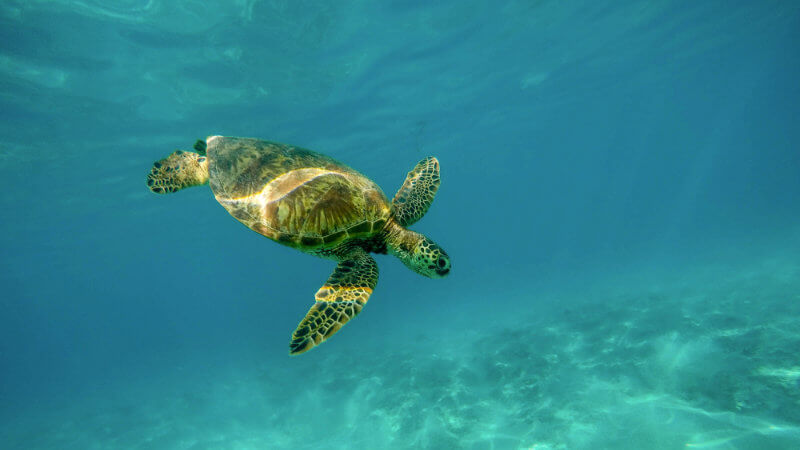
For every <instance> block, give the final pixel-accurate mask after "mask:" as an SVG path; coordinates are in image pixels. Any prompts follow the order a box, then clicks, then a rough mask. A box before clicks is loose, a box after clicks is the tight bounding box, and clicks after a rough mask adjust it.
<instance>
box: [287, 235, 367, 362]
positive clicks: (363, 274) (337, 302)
mask: <svg viewBox="0 0 800 450" xmlns="http://www.w3.org/2000/svg"><path fill="white" fill-rule="evenodd" d="M377 283H378V264H377V263H376V262H375V260H374V259H373V258H372V257H371V256H369V255H368V254H367V252H365V251H364V250H363V249H361V248H355V249H354V250H353V251H351V252H350V253H349V254H348V255H347V257H346V259H344V260H342V261H341V262H339V265H337V266H336V269H335V270H334V271H333V273H332V274H331V276H330V278H328V281H326V282H325V284H324V285H323V286H322V287H321V288H320V289H319V291H317V294H316V295H315V298H316V300H317V301H316V303H314V306H312V307H311V309H309V310H308V313H307V314H306V316H305V317H304V318H303V320H302V321H300V324H299V325H298V326H297V329H296V330H294V333H292V342H291V343H290V344H289V353H290V354H292V355H298V354H300V353H303V352H306V351H308V350H311V349H312V348H314V347H315V346H317V345H319V344H320V343H322V342H323V341H325V340H326V339H328V338H329V337H331V336H333V334H334V333H336V332H337V331H339V329H340V328H342V327H343V326H344V324H346V323H347V322H348V321H349V320H350V319H352V318H353V317H355V316H357V315H358V313H360V312H361V308H363V307H364V305H365V304H366V303H367V300H368V299H369V296H370V295H371V294H372V290H373V289H374V288H375V285H376V284H377Z"/></svg>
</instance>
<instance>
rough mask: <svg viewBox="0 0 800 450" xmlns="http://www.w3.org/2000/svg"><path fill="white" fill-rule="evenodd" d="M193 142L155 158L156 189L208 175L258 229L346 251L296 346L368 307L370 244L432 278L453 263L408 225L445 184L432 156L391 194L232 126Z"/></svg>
mask: <svg viewBox="0 0 800 450" xmlns="http://www.w3.org/2000/svg"><path fill="white" fill-rule="evenodd" d="M194 148H195V150H197V152H189V151H181V150H178V151H175V152H174V153H172V154H171V155H169V156H168V157H166V158H164V159H162V160H160V161H157V162H155V163H154V164H153V168H152V170H151V171H150V174H149V175H148V176H147V185H148V186H149V188H150V190H151V191H153V192H155V193H157V194H166V193H171V192H176V191H179V190H181V189H183V188H187V187H191V186H200V185H203V184H206V183H208V184H210V185H211V190H212V191H213V192H214V196H215V197H216V199H217V201H218V202H219V203H220V204H221V205H222V206H223V207H224V208H225V209H226V210H228V212H229V213H230V214H231V215H232V216H233V217H235V218H236V219H237V220H239V221H240V222H242V223H243V224H244V225H246V226H247V227H249V228H250V229H251V230H253V231H255V232H257V233H259V234H262V235H264V236H266V237H268V238H270V239H272V240H274V241H276V242H278V243H280V244H284V245H287V246H289V247H293V248H296V249H298V250H300V251H303V252H306V253H310V254H312V255H316V256H320V257H323V258H330V259H334V260H336V261H338V265H337V266H336V269H334V271H333V273H332V274H331V276H330V277H329V278H328V281H326V282H325V284H324V285H323V286H322V287H321V288H320V289H319V290H318V291H317V293H316V295H315V299H316V302H315V303H314V305H313V306H312V307H311V309H310V310H309V311H308V313H307V314H306V316H305V318H303V320H302V321H300V324H299V325H298V326H297V329H295V330H294V333H293V334H292V340H291V342H290V344H289V353H290V354H292V355H296V354H299V353H303V352H305V351H307V350H310V349H311V348H313V347H315V346H317V345H319V344H320V343H322V342H323V341H325V340H326V339H327V338H329V337H331V336H332V335H333V334H334V333H336V332H337V331H338V330H339V329H340V328H341V327H342V326H343V325H344V324H345V323H347V322H348V321H349V320H350V319H352V318H353V317H355V316H356V315H357V314H358V313H359V312H361V308H363V307H364V305H365V304H366V303H367V299H369V296H370V295H371V294H372V290H373V289H374V288H375V285H376V284H377V282H378V266H377V264H376V263H375V260H374V259H373V258H372V257H371V256H370V255H369V253H383V254H385V253H391V254H393V255H395V256H397V257H398V258H400V260H401V261H402V262H403V263H404V264H405V265H406V266H408V267H409V268H410V269H411V270H413V271H415V272H417V273H419V274H421V275H424V276H427V277H431V278H440V277H443V276H445V275H447V274H448V273H449V272H450V258H449V257H448V256H447V253H445V251H444V250H442V249H441V247H439V246H438V245H436V244H435V243H434V242H433V241H432V240H430V239H428V238H427V237H425V236H423V235H422V234H419V233H416V232H414V231H411V230H408V229H407V228H406V227H408V226H409V225H411V224H413V223H414V222H416V221H418V220H419V219H420V218H422V216H423V215H424V214H425V213H426V212H427V211H428V208H429V207H430V206H431V203H432V202H433V197H434V196H435V195H436V191H437V190H438V189H439V182H440V178H439V162H438V161H437V160H436V158H434V157H427V158H425V159H423V160H422V161H420V162H419V163H418V164H417V165H416V167H414V169H413V170H411V172H409V173H408V176H407V177H406V180H405V182H404V183H403V185H402V186H401V187H400V190H398V191H397V194H396V195H395V196H394V199H393V200H392V201H391V202H389V200H388V199H387V197H386V195H384V193H383V191H381V188H380V187H378V185H377V184H375V183H374V182H373V181H372V180H370V179H369V178H367V177H365V176H364V175H362V174H360V173H359V172H357V171H355V170H353V169H351V168H350V167H348V166H346V165H344V164H342V163H340V162H338V161H336V160H334V159H333V158H330V157H328V156H325V155H322V154H319V153H315V152H312V151H310V150H306V149H302V148H299V147H294V146H291V145H285V144H279V143H276V142H269V141H264V140H260V139H253V138H239V137H224V136H211V137H209V138H208V139H207V140H206V141H205V142H203V141H197V144H195V147H194Z"/></svg>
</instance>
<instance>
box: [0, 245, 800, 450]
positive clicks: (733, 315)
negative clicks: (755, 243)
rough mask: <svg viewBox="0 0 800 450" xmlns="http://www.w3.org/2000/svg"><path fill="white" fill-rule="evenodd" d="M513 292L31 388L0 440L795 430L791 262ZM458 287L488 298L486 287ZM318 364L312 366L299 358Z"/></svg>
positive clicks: (227, 444) (391, 441)
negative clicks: (242, 352)
mask: <svg viewBox="0 0 800 450" xmlns="http://www.w3.org/2000/svg"><path fill="white" fill-rule="evenodd" d="M514 295H515V296H516V297H517V298H516V301H518V302H519V303H520V304H522V303H526V302H533V301H537V305H536V306H535V307H530V306H529V308H528V309H527V310H522V311H520V312H519V313H515V312H514V311H493V310H492V309H491V308H487V309H485V310H474V309H470V308H469V307H467V308H463V309H459V308H454V311H451V312H450V313H448V314H452V316H451V317H450V318H449V319H450V321H449V323H448V325H447V326H446V327H441V328H439V329H437V327H436V326H435V324H431V325H430V326H429V327H428V329H429V332H425V333H424V334H423V333H418V332H415V333H417V334H414V335H410V334H409V335H399V336H398V335H391V334H383V335H379V336H375V337H374V339H372V340H371V341H370V342H364V343H362V344H360V345H358V347H356V348H353V350H354V351H353V352H352V353H350V354H348V353H346V352H332V353H331V354H330V355H323V356H321V357H322V361H323V362H322V364H318V363H317V362H316V361H314V362H312V361H311V360H310V359H303V358H297V359H294V361H293V364H282V365H279V366H278V367H280V369H277V370H276V369H275V368H274V367H271V365H270V364H268V363H258V362H254V361H252V360H243V361H240V362H239V363H238V364H236V363H230V362H229V363H227V364H225V365H222V366H220V367H214V366H213V364H208V365H205V366H203V365H202V364H198V363H196V362H195V363H191V362H188V363H186V364H184V362H182V361H174V362H173V363H174V365H173V366H172V367H170V368H168V369H167V370H166V371H165V372H164V373H163V374H162V373H161V372H145V374H146V375H145V377H144V378H141V379H136V377H135V376H132V377H131V378H132V379H127V380H125V381H124V382H120V383H119V384H114V383H112V384H109V385H107V386H103V387H98V388H97V389H92V390H88V391H87V392H83V393H79V394H78V395H75V396H67V397H64V398H62V399H54V400H52V401H49V402H48V401H43V402H42V403H41V404H35V405H31V408H30V410H27V411H25V410H21V411H19V414H18V416H17V417H15V418H14V419H13V420H8V421H5V422H3V425H2V429H0V441H2V442H4V443H5V444H4V448H18V449H39V448H41V449H45V448H54V449H55V448H58V449H105V448H131V449H148V448H175V449H258V448H270V449H271V448H275V449H318V448H326V449H327V448H429V449H456V448H466V449H572V448H615V449H616V448H620V449H625V448H630V449H675V448H715V449H716V448H718V449H790V448H795V445H796V444H797V443H798V442H800V359H798V353H797V352H798V349H800V264H798V263H797V262H796V261H792V260H791V259H789V258H784V257H775V258H762V259H760V260H757V261H749V262H747V263H744V264H737V265H731V264H707V265H699V266H697V267H693V268H683V270H682V271H681V272H680V273H679V274H672V275H665V274H658V273H652V272H651V273H648V274H641V273H640V274H629V276H627V277H626V275H625V274H620V275H619V277H617V278H609V279H606V280H604V281H603V282H597V283H595V284H593V285H592V286H588V287H580V288H574V289H570V288H568V287H564V288H562V289H558V290H553V291H550V292H547V293H546V294H544V295H539V296H537V295H536V294H535V293H533V292H526V291H525V290H524V289H520V290H518V291H517V292H516V293H515V294H514ZM534 297H538V300H535V299H534ZM442 302H444V303H446V304H449V306H451V307H452V306H457V305H458V302H457V301H452V302H451V301H449V300H448V299H443V300H442ZM472 303H474V304H480V303H485V304H486V305H487V306H490V305H491V295H490V294H489V295H484V298H483V299H481V300H478V299H474V300H473V301H472ZM362 320H363V319H362ZM415 329H417V330H418V329H419V327H415ZM393 343H397V344H395V345H393ZM320 366H322V367H326V370H325V372H324V373H315V372H314V371H312V369H313V368H315V367H317V368H318V367H320ZM291 386H296V389H293V388H292V387H291Z"/></svg>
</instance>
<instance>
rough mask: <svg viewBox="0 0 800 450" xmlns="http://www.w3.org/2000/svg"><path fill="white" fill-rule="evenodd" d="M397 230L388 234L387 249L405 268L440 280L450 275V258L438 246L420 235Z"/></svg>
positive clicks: (405, 230) (401, 229) (403, 229)
mask: <svg viewBox="0 0 800 450" xmlns="http://www.w3.org/2000/svg"><path fill="white" fill-rule="evenodd" d="M397 228H398V229H399V230H397V231H395V232H394V233H390V235H389V238H388V239H387V244H388V245H387V247H388V249H389V251H390V252H391V253H392V254H393V255H395V256H397V257H398V258H400V261H403V264H405V265H406V267H408V268H409V269H411V270H413V271H414V272H417V273H418V274H420V275H424V276H426V277H428V278H442V277H444V276H446V275H447V274H448V273H450V257H449V256H447V252H445V251H444V250H443V249H442V248H441V247H439V245H437V244H436V243H435V242H433V241H432V240H430V239H428V238H427V237H426V236H424V235H422V234H419V233H416V232H414V231H411V230H407V229H405V228H402V227H400V226H398V227H397Z"/></svg>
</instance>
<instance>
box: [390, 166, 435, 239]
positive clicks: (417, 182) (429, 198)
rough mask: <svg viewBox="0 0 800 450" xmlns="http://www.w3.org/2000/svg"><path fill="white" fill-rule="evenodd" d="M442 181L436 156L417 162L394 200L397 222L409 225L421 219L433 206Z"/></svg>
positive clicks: (405, 225)
mask: <svg viewBox="0 0 800 450" xmlns="http://www.w3.org/2000/svg"><path fill="white" fill-rule="evenodd" d="M440 182H441V179H440V178H439V161H437V160H436V158H434V157H433V156H429V157H427V158H425V159H423V160H422V161H420V162H419V163H417V165H416V166H415V167H414V169H413V170H412V171H411V172H408V176H406V181H405V182H404V183H403V186H401V187H400V189H399V190H398V191H397V194H395V196H394V199H393V200H392V206H393V207H394V216H395V219H396V220H397V222H398V223H399V224H400V225H402V226H404V227H407V226H409V225H411V224H413V223H414V222H416V221H418V220H419V219H421V218H422V216H424V215H425V213H426V212H428V208H430V207H431V203H433V197H434V196H436V191H438V190H439V183H440Z"/></svg>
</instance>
